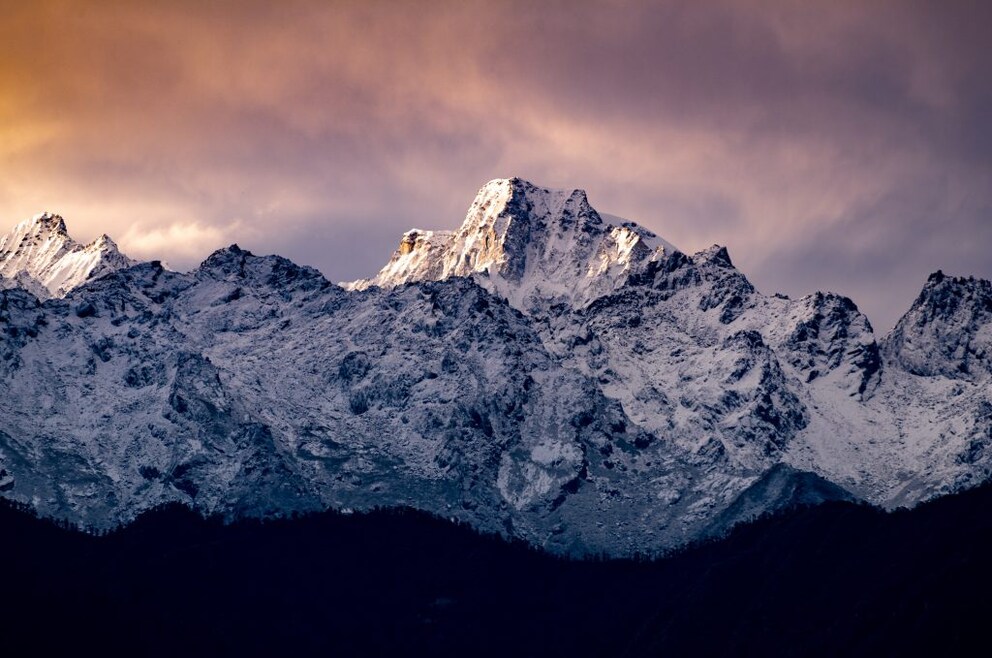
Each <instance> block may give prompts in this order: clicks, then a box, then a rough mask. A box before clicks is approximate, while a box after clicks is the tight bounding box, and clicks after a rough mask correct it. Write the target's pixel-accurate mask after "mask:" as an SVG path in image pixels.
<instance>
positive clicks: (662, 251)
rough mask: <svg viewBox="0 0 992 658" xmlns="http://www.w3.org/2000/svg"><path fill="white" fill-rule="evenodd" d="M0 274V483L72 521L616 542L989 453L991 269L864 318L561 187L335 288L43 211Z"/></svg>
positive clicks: (696, 532) (563, 545)
mask: <svg viewBox="0 0 992 658" xmlns="http://www.w3.org/2000/svg"><path fill="white" fill-rule="evenodd" d="M0 275H2V277H3V278H0V288H2V290H0V328H2V330H3V331H2V339H0V418H2V419H3V422H2V423H0V492H2V495H3V496H4V497H7V498H9V499H12V500H14V501H17V502H20V503H23V504H27V505H30V506H31V507H32V508H33V509H35V510H36V511H37V512H39V513H40V514H42V515H44V516H49V517H54V518H61V519H67V520H69V521H71V522H73V523H76V524H79V525H81V526H83V527H87V528H91V529H104V528H109V527H113V526H116V525H119V524H123V523H127V522H129V521H131V520H133V519H134V518H136V517H137V516H138V515H139V514H140V513H142V512H144V511H146V510H149V509H152V508H155V507H158V506H161V505H163V504H165V503H171V502H178V503H182V504H186V505H189V506H190V507H193V508H194V509H196V510H198V511H200V512H202V513H205V514H220V515H223V516H225V517H227V518H231V519H233V518H240V517H258V516H262V517H264V516H271V515H276V516H279V515H286V514H290V513H294V512H306V511H318V510H324V509H328V508H333V509H338V510H345V511H348V510H366V509H371V508H374V507H393V506H404V507H412V508H415V509H420V510H424V511H427V512H431V513H433V514H437V515H440V516H443V517H448V518H453V519H457V520H459V521H463V522H466V523H469V524H471V525H472V526H473V527H475V528H477V529H480V530H483V531H488V532H498V533H501V534H504V535H506V536H510V537H514V538H518V539H522V540H524V541H526V542H528V543H530V544H533V545H535V546H539V547H542V548H544V549H546V550H549V551H552V552H556V553H564V554H571V555H581V554H590V553H596V554H606V555H612V556H622V555H630V554H634V553H657V552H660V551H664V550H666V549H670V548H672V547H675V546H679V545H683V544H685V543H687V542H691V541H694V540H699V539H704V538H706V537H711V536H717V535H722V534H724V533H725V532H726V531H727V530H728V529H729V528H731V527H732V526H734V525H736V524H739V523H740V522H742V521H746V520H749V519H752V518H755V517H757V516H760V515H762V514H764V513H767V512H773V511H776V510H779V509H783V508H787V507H792V506H795V505H797V504H816V503H820V502H824V501H831V500H847V501H849V500H861V501H866V502H868V503H871V504H873V505H876V506H880V507H883V508H888V509H892V508H896V507H901V506H914V505H916V504H917V503H919V502H921V501H925V500H929V499H932V498H936V497H939V496H942V495H946V494H950V493H955V492H958V491H961V490H964V489H967V488H970V487H973V486H975V485H977V484H979V483H981V482H983V481H985V480H986V479H987V478H988V475H989V472H990V463H992V448H990V445H992V394H990V393H992V391H990V388H989V378H990V375H992V284H990V283H989V282H988V281H984V280H980V279H975V278H963V277H952V276H947V275H945V274H943V273H942V272H936V273H934V274H932V275H931V276H930V277H929V278H928V279H927V281H926V283H925V284H924V286H923V289H922V291H921V292H920V295H919V296H918V298H917V299H916V300H915V301H914V303H913V304H912V306H911V308H910V309H909V310H908V311H907V313H906V314H905V315H904V316H903V317H902V318H901V319H900V320H899V322H898V323H897V324H896V326H895V328H894V329H893V330H892V331H891V332H889V333H888V334H887V335H885V336H876V335H875V333H874V331H873V328H872V326H871V324H870V323H869V322H868V319H867V318H866V317H865V316H864V315H863V314H862V313H861V312H860V311H859V310H858V308H857V306H856V305H855V303H854V302H853V301H851V300H850V299H848V298H846V297H843V296H840V295H836V294H832V293H820V292H817V293H814V294H811V295H809V296H806V297H803V298H801V299H790V298H788V297H786V296H783V295H777V294H776V295H766V294H763V293H761V292H759V291H758V290H756V289H755V287H754V286H753V285H752V284H751V283H750V282H749V281H748V279H747V278H746V277H745V275H744V274H743V273H741V272H740V271H738V270H737V269H736V268H735V267H734V265H733V262H732V260H731V258H730V255H729V253H728V251H727V249H726V248H723V247H720V246H713V247H711V248H709V249H706V250H703V251H701V252H698V253H695V254H691V255H690V254H686V253H683V252H682V251H680V250H679V249H678V248H676V247H675V246H674V245H672V244H671V243H669V242H666V241H665V240H663V239H662V238H660V237H658V236H656V235H654V234H653V233H652V232H650V231H648V230H646V229H644V228H643V227H640V226H638V225H637V224H635V223H633V222H630V221H627V220H624V219H621V218H618V217H614V216H611V215H606V214H601V213H599V212H598V211H596V210H595V209H594V208H593V207H592V206H591V205H590V203H589V201H588V199H587V197H586V194H585V193H584V192H582V191H581V190H549V189H545V188H542V187H539V186H536V185H533V184H531V183H529V182H526V181H523V180H521V179H517V178H513V179H499V180H494V181H491V182H490V183H487V184H486V185H485V186H483V188H482V189H481V190H480V191H479V194H478V196H477V197H476V199H475V201H474V202H473V203H472V205H471V206H470V208H469V211H468V214H467V216H466V218H465V221H464V223H463V224H462V225H461V227H460V228H459V229H457V230H455V231H434V230H420V229H415V230H411V231H408V232H407V233H405V234H404V235H403V236H402V238H401V241H400V244H399V247H398V249H397V250H396V251H395V252H394V253H393V255H392V257H391V258H390V259H389V261H388V262H387V264H386V265H385V266H384V267H383V269H382V270H381V271H380V272H379V273H378V274H377V275H376V276H374V277H372V278H370V279H365V280H360V281H355V282H351V283H346V284H341V285H335V284H333V283H331V282H329V281H327V280H326V279H325V278H324V277H323V276H322V275H321V274H320V273H319V272H318V271H316V270H314V269H312V268H308V267H302V266H298V265H296V264H294V263H292V262H290V261H288V260H286V259H284V258H281V257H278V256H255V255H253V254H251V253H249V252H247V251H244V250H242V249H241V248H239V247H238V246H237V245H233V246H231V247H228V248H226V249H221V250H219V251H217V252H215V253H213V254H212V255H211V256H210V257H209V258H207V259H206V260H205V261H204V262H203V263H202V264H201V265H200V266H199V267H198V268H196V269H194V270H193V271H191V272H188V273H180V272H174V271H170V270H169V269H167V268H165V267H164V266H163V265H162V264H161V263H159V262H156V261H152V262H145V263H137V262H135V261H132V260H131V259H129V258H127V257H126V256H124V255H123V254H121V252H120V251H119V250H118V249H117V247H116V245H115V244H114V243H113V241H112V240H110V238H108V237H106V236H103V237H101V238H100V239H98V240H96V241H94V242H93V243H91V244H89V245H85V246H84V245H81V244H79V243H77V242H75V241H74V240H72V239H71V238H70V237H69V235H68V233H67V231H66V227H65V223H64V221H63V220H62V219H61V218H60V217H58V216H56V215H51V214H47V213H46V214H43V215H38V216H36V217H35V218H33V219H32V220H29V221H27V222H24V223H22V224H19V225H18V226H17V227H15V228H14V229H13V230H12V231H11V232H10V233H8V234H7V235H6V236H4V237H3V238H0Z"/></svg>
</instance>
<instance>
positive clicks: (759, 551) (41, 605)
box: [0, 486, 992, 656]
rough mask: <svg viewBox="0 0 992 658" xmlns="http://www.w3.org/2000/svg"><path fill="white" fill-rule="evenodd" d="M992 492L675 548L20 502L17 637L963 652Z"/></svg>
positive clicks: (1, 515) (10, 558)
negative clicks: (98, 531)
mask: <svg viewBox="0 0 992 658" xmlns="http://www.w3.org/2000/svg"><path fill="white" fill-rule="evenodd" d="M990 504H992V488H990V487H987V486H986V487H983V488H981V489H977V490H973V491H969V492H965V493H963V494H958V495H956V496H951V497H947V498H943V499H940V500H937V501H936V502H933V503H930V504H927V505H924V506H922V507H920V508H917V509H916V510H913V511H909V512H906V511H900V512H896V513H892V514H886V513H883V512H880V511H878V510H875V509H873V508H870V507H867V506H862V505H855V504H850V503H827V504H824V505H821V506H819V507H815V508H808V509H801V510H794V511H792V512H788V513H786V514H783V515H779V516H776V517H774V518H766V519H763V520H760V521H758V522H756V523H754V524H751V525H747V526H743V527H739V528H738V529H737V530H735V531H734V532H733V533H732V534H731V536H729V537H728V538H725V539H723V540H720V541H717V542H713V543H710V544H707V545H703V546H696V547H694V548H691V549H688V550H686V551H684V552H682V553H680V554H677V555H674V556H670V557H668V558H665V559H660V560H655V561H647V560H622V561H621V560H609V561H599V560H586V561H574V560H567V559H564V558H560V557H554V556H550V555H547V554H544V553H542V552H539V551H537V550H534V549H532V548H529V547H527V546H524V545H522V544H518V543H508V542H507V541H505V540H504V539H502V538H499V537H494V536H486V535H479V534H477V533H476V532H474V531H473V530H471V529H469V528H468V527H465V526H461V525H456V524H453V523H450V522H449V521H446V520H443V519H438V518H436V517H431V516H428V515H426V514H424V513H420V512H413V511H406V510H403V511H396V510H383V511H376V512H372V513H368V514H353V515H341V514H337V513H330V512H328V513H323V514H316V515H311V516H306V517H299V518H295V519H280V520H271V521H265V522H259V521H245V520H243V521H239V522H237V523H234V524H229V525H225V524H223V523H221V522H220V521H217V520H204V519H201V518H200V517H199V516H197V515H195V514H194V513H192V512H189V511H188V510H186V509H183V508H181V507H168V508H164V509H160V510H156V511H154V512H151V513H148V514H146V515H144V516H143V517H141V518H140V519H139V520H138V521H137V522H135V523H133V524H131V525H130V526H128V527H126V528H124V529H122V530H119V531H115V532H112V533H109V534H107V535H104V536H101V537H94V536H92V535H86V534H82V533H80V532H78V531H75V530H73V529H70V528H65V527H59V526H58V525H56V524H53V523H52V522H51V521H47V520H40V519H37V518H35V517H34V516H32V515H31V514H30V513H29V512H28V511H26V510H21V509H16V508H14V507H12V506H11V505H10V504H9V503H3V505H2V507H0V538H2V539H0V563H2V564H3V565H4V567H3V573H2V576H0V601H2V617H0V644H2V647H3V649H2V650H3V654H4V655H11V656H14V655H56V654H60V655H72V654H81V655H89V654H94V653H97V652H98V653H100V654H103V655H134V656H140V655H148V656H191V655H300V654H303V655H318V654H319V655H346V656H350V655H465V656H472V655H507V656H523V655H532V656H586V655H588V656H649V655H651V656H673V655H675V656H677V655H694V656H698V655H872V656H875V655H910V654H927V655H953V654H957V655H960V654H968V653H971V652H973V651H974V649H973V648H974V647H979V646H981V642H982V641H983V639H984V637H983V635H984V630H983V629H984V628H985V622H986V620H987V619H988V615H989V613H990V612H992V604H990V602H989V598H988V592H989V591H990V588H989V586H990V584H992V567H990V566H989V563H988V559H987V556H988V555H989V554H990V549H992V517H990V516H989V515H988V513H987V510H988V509H989V506H990Z"/></svg>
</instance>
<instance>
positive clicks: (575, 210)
mask: <svg viewBox="0 0 992 658" xmlns="http://www.w3.org/2000/svg"><path fill="white" fill-rule="evenodd" d="M675 251H677V249H675V247H674V246H672V245H671V244H670V243H668V242H666V241H664V240H662V239H661V238H659V237H658V236H657V235H655V234H654V233H652V232H651V231H648V230H647V229H644V228H642V227H640V226H638V225H637V224H635V223H634V222H631V221H627V220H623V219H621V218H619V217H614V216H612V215H605V216H604V215H600V214H599V213H598V212H597V211H596V210H595V209H594V208H593V207H592V206H591V205H590V204H589V200H588V198H587V196H586V193H585V192H584V191H583V190H579V189H573V190H555V189H548V188H544V187H540V186H537V185H534V184H533V183H530V182H528V181H525V180H522V179H520V178H501V179H496V180H492V181H490V182H488V183H486V184H485V185H483V186H482V188H481V189H480V190H479V193H478V194H477V195H476V197H475V200H474V201H473V202H472V205H471V206H470V207H469V209H468V213H467V215H466V216H465V220H464V222H463V223H462V225H461V227H460V228H459V229H458V230H456V231H451V232H449V231H424V230H420V229H414V230H412V231H408V232H407V233H405V234H404V236H403V238H402V240H401V241H400V245H399V248H398V249H397V250H396V252H394V253H393V256H392V258H391V259H390V261H389V263H387V264H386V266H385V267H384V268H383V269H382V270H381V271H380V272H379V274H378V275H376V276H375V277H373V278H372V279H366V280H361V281H356V282H354V283H351V284H346V287H350V288H358V289H361V288H367V287H369V286H380V287H393V286H397V285H401V284H404V283H409V282H411V281H431V280H434V281H436V280H441V279H446V278H448V277H453V276H471V275H475V274H482V275H484V276H486V277H487V279H488V282H489V284H490V285H492V286H493V287H494V288H495V289H496V290H497V291H498V292H499V293H500V294H501V295H502V296H504V297H506V298H507V299H508V300H509V301H510V302H511V303H512V304H514V306H516V307H518V308H522V309H525V310H526V309H528V308H530V307H531V306H532V305H534V304H535V303H537V302H538V301H542V302H548V301H556V300H558V301H564V302H567V303H570V304H575V305H583V304H585V303H588V302H590V301H592V300H593V299H595V298H597V297H599V296H601V295H603V294H607V293H609V292H611V291H613V290H615V289H616V288H618V287H619V286H620V285H622V284H623V283H624V282H625V281H626V280H627V278H628V277H629V276H630V275H631V274H632V273H633V272H634V271H635V270H637V269H638V268H639V266H641V265H642V264H645V263H648V262H650V261H652V260H657V259H658V258H660V257H662V256H665V255H669V254H671V253H673V252H675Z"/></svg>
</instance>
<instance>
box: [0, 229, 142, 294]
mask: <svg viewBox="0 0 992 658" xmlns="http://www.w3.org/2000/svg"><path fill="white" fill-rule="evenodd" d="M133 264H134V261H133V260H131V259H130V258H128V257H127V256H125V255H124V254H122V253H121V252H120V250H119V249H118V247H117V244H116V243H115V242H114V241H113V240H112V239H111V238H110V237H109V236H107V235H101V236H100V237H98V238H97V239H95V240H93V241H92V242H90V243H89V244H86V245H83V244H80V243H79V242H76V241H75V240H73V239H72V237H71V236H70V235H69V232H68V230H67V229H66V225H65V220H64V219H63V218H62V217H61V216H60V215H56V214H54V213H50V212H43V213H39V214H37V215H35V216H34V217H32V218H31V219H29V220H26V221H23V222H21V223H20V224H18V225H17V226H15V227H14V228H13V229H11V230H10V232H8V233H7V234H6V235H3V236H2V237H0V276H3V277H4V278H5V280H6V281H7V283H8V284H10V283H11V282H13V284H12V285H16V286H18V287H22V288H25V289H27V290H28V291H30V292H32V293H33V294H35V295H37V296H39V297H49V296H51V297H63V296H65V295H66V294H68V293H69V291H71V290H72V289H73V288H76V287H77V286H79V285H81V284H83V283H85V282H86V281H88V280H90V279H93V278H96V277H98V276H102V275H104V274H108V273H110V272H113V271H115V270H118V269H122V268H124V267H129V266H131V265H133ZM5 287H10V285H6V286H5Z"/></svg>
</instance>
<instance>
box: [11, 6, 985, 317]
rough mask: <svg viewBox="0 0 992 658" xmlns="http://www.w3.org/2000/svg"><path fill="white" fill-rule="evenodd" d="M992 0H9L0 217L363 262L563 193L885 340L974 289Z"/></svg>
mask: <svg viewBox="0 0 992 658" xmlns="http://www.w3.org/2000/svg"><path fill="white" fill-rule="evenodd" d="M989 25H992V3H988V2H985V3H982V2H963V1H957V2H956V1H953V0H951V1H943V2H916V1H913V0H900V1H899V2H884V1H882V0H874V1H866V0H858V1H856V2H846V1H845V0H839V1H838V0H832V1H829V2H828V1H822V2H819V1H809V2H807V1H803V2H799V1H796V0H793V1H790V2H784V1H783V2H758V1H754V2H752V1H748V0H732V1H726V2H722V1H721V0H707V1H706V2H699V1H698V0H696V1H687V2H680V1H672V2H648V1H636V0H602V1H592V0H589V1H583V0H568V1H561V2H559V1H555V0H547V1H544V2H533V1H531V2H517V1H515V0H503V1H501V0H490V1H488V2H473V1H472V0H459V1H458V2H446V1H444V0H430V1H429V2H428V1H423V2H417V1H407V2H385V1H381V2H380V1H375V0H366V1H363V2H357V1H356V2H334V1H332V0H327V1H322V2H293V1H292V0H288V1H283V2H278V3H270V2H257V3H255V2H251V1H247V0H245V1H239V2H209V1H200V2H182V1H177V2H169V3H163V2H147V3H146V2H140V1H137V2H100V1H99V0H94V1H92V2H44V1H30V2H11V1H9V0H0V230H5V229H6V227H7V226H13V225H14V224H15V223H17V222H18V221H21V220H23V219H26V218H28V217H30V216H32V215H34V214H36V213H38V212H41V211H46V210H47V211H51V212H56V213H59V214H61V215H62V216H63V217H65V219H66V223H67V225H68V227H69V230H70V232H71V233H72V234H73V235H74V237H76V238H77V239H80V240H83V241H86V240H89V239H92V238H94V237H96V236H98V235H99V234H100V233H108V234H109V235H111V236H112V237H113V238H114V239H115V240H116V241H117V242H118V243H119V244H120V245H121V247H122V249H123V250H124V251H125V252H127V253H128V254H129V255H131V256H133V257H136V258H142V259H153V258H157V259H164V260H166V261H168V262H169V263H170V264H171V265H172V266H173V267H175V268H177V269H188V268H191V267H194V266H195V265H196V264H197V263H198V262H200V261H201V260H202V259H204V258H205V257H206V256H207V255H209V253H210V252H211V251H213V250H214V249H217V248H220V247H223V246H227V245H229V244H231V243H234V242H237V243H238V244H240V245H241V246H242V247H244V248H246V249H250V250H252V251H254V252H256V253H278V254H281V255H283V256H286V257H288V258H290V259H292V260H294V261H296V262H298V263H302V264H307V265H312V266H314V267H317V268H318V269H320V270H321V271H322V272H323V273H324V274H325V275H326V276H327V277H328V278H329V279H331V280H332V281H342V280H352V279H356V278H360V277H364V276H369V275H371V274H373V273H374V272H375V271H377V270H378V269H379V267H381V266H382V265H383V264H384V263H385V262H386V261H387V260H388V258H389V256H390V254H391V253H392V251H393V249H395V248H396V245H397V244H398V242H399V238H400V236H401V234H402V233H403V231H405V230H407V229H409V228H412V227H418V228H455V227H457V226H458V225H459V224H460V223H461V220H462V219H463V217H464V214H465V212H466V210H467V208H468V206H469V204H470V203H471V201H472V199H473V198H474V196H475V193H476V191H477V190H478V189H479V187H481V186H482V184H483V183H485V182H486V181H488V180H490V179H493V178H502V177H510V176H520V177H522V178H525V179H528V180H530V181H532V182H534V183H536V184H539V185H543V186H547V187H555V188H582V189H585V190H586V191H587V192H588V194H589V199H590V202H591V203H592V204H593V206H594V207H596V208H597V209H599V210H600V211H602V212H608V213H611V214H615V215H620V216H622V217H626V218H629V219H633V220H635V221H637V222H638V223H640V224H642V225H644V226H647V227H648V228H650V229H652V230H654V231H655V232H657V233H658V234H660V235H662V236H663V237H665V238H666V239H668V240H669V241H671V242H673V243H675V244H676V245H678V246H679V247H680V248H681V249H682V250H683V251H687V252H690V253H691V252H693V251H696V250H699V249H703V248H705V247H708V246H709V245H711V244H714V243H718V244H722V245H726V246H727V247H728V249H729V251H730V254H731V257H732V259H733V260H734V262H735V264H736V265H737V267H738V268H740V269H741V270H742V271H743V272H744V273H745V274H746V275H747V276H748V277H749V278H750V279H751V280H752V282H753V283H754V284H755V285H756V286H757V287H758V289H759V290H762V291H763V292H766V293H773V292H783V293H787V294H789V295H792V296H801V295H804V294H808V293H811V292H813V291H815V290H831V291H834V292H838V293H841V294H845V295H848V296H850V297H851V298H852V299H854V300H855V302H856V303H857V304H858V305H859V307H860V308H861V309H862V310H863V311H864V312H865V313H866V314H867V315H868V317H869V318H870V320H871V321H872V323H873V325H874V326H875V328H876V330H877V331H879V333H884V332H885V331H887V330H888V329H889V328H890V327H891V326H892V325H893V324H894V323H895V321H896V320H897V318H898V317H899V316H900V315H901V314H902V312H904V311H905V310H906V309H907V308H908V307H909V305H910V304H911V303H912V301H913V299H914V298H915V296H916V295H917V294H918V293H919V290H920V288H921V287H922V285H923V283H924V281H925V280H926V277H927V275H928V274H929V273H930V272H933V271H935V270H937V269H942V270H944V271H945V272H946V273H949V274H958V275H967V274H972V275H976V276H981V277H984V278H992V45H990V44H992V40H990V39H989V38H988V26H989Z"/></svg>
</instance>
